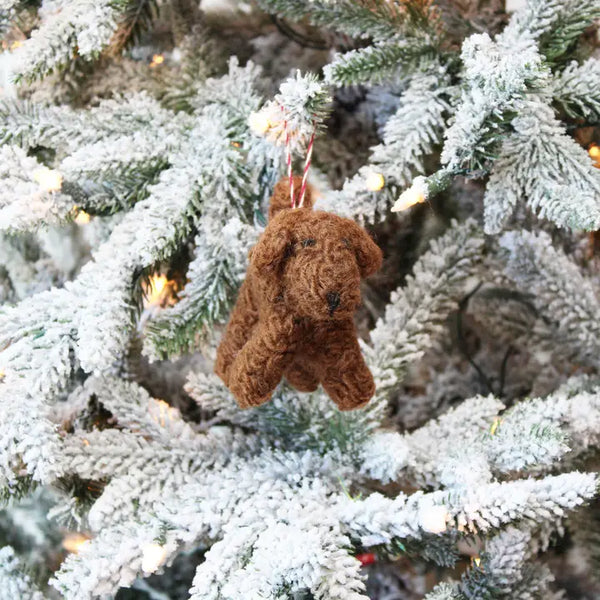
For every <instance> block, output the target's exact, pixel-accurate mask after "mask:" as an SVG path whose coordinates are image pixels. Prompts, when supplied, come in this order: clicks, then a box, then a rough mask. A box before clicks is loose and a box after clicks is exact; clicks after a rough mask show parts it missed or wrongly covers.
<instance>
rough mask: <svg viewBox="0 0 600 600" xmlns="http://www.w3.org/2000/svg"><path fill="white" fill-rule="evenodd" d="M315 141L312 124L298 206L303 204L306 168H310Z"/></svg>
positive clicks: (306, 177)
mask: <svg viewBox="0 0 600 600" xmlns="http://www.w3.org/2000/svg"><path fill="white" fill-rule="evenodd" d="M314 142H315V126H314V124H313V131H312V135H311V136H310V142H309V143H308V148H307V149H306V160H305V161H304V173H303V174H302V187H301V188H300V200H299V201H298V208H302V207H303V206H304V196H305V194H306V183H307V181H306V180H307V179H308V170H309V169H310V161H311V158H312V151H313V145H314Z"/></svg>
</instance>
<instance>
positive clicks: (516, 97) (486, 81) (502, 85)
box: [398, 0, 600, 233]
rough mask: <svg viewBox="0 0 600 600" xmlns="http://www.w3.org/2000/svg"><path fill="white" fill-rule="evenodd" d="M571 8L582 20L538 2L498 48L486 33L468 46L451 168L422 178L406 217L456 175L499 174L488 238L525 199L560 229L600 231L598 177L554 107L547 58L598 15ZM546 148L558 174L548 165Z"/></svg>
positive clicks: (446, 162)
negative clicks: (547, 53)
mask: <svg viewBox="0 0 600 600" xmlns="http://www.w3.org/2000/svg"><path fill="white" fill-rule="evenodd" d="M569 6H570V7H571V8H572V10H573V11H575V12H576V13H577V15H578V16H577V17H576V18H574V19H572V15H571V13H570V12H567V11H565V7H564V6H563V4H562V3H558V2H541V1H540V2H538V1H534V2H530V3H528V4H527V5H526V6H525V7H524V8H522V9H521V10H520V11H517V12H516V13H515V15H514V16H513V18H512V19H511V22H510V23H509V25H508V26H507V27H506V28H505V30H504V31H503V32H502V33H501V34H499V35H498V36H496V38H495V39H493V40H492V39H491V38H490V37H489V35H488V34H476V35H472V36H471V37H469V38H467V39H466V40H465V41H464V43H463V46H462V54H461V58H462V62H463V73H462V79H463V85H462V93H461V98H460V100H459V102H458V105H457V107H456V110H455V117H454V122H453V123H452V125H451V126H450V127H449V129H448V130H447V132H446V134H445V135H446V142H445V144H444V148H443V151H442V156H441V159H442V163H443V167H442V169H440V170H439V171H437V172H436V173H434V174H433V175H431V176H429V177H427V178H417V179H416V180H415V182H414V185H413V187H412V188H411V189H410V190H408V191H407V192H406V193H405V194H403V195H402V196H401V197H400V200H399V201H398V205H399V208H400V207H402V206H404V205H405V204H406V201H407V200H408V199H409V198H412V197H415V196H416V197H417V198H418V199H419V200H420V201H423V200H424V199H427V198H428V197H430V196H432V195H434V194H436V193H438V192H439V191H440V190H441V189H444V188H446V187H447V186H448V185H449V182H450V181H451V179H452V178H453V177H454V176H456V175H459V174H468V175H471V176H481V175H482V174H485V173H488V172H489V171H490V170H491V171H492V177H491V180H490V183H489V185H488V191H487V195H486V203H485V204H486V215H485V216H486V231H487V232H494V233H496V232H498V231H499V230H500V229H501V227H502V226H503V224H504V223H505V221H506V220H507V218H508V216H509V215H510V214H511V213H512V210H513V209H514V206H515V204H516V202H517V198H518V197H521V196H525V199H526V200H527V201H528V202H529V203H530V205H531V207H532V208H533V210H534V211H537V212H539V214H540V216H542V217H546V218H548V219H550V220H552V221H553V222H555V223H556V224H558V225H559V226H563V227H565V226H566V227H571V228H582V229H596V228H597V227H598V224H599V223H600V208H599V206H598V201H597V197H598V183H597V181H598V174H597V173H595V172H593V169H592V165H591V161H590V160H589V158H588V157H587V156H586V155H585V153H584V152H583V151H582V150H581V149H579V148H578V146H577V144H575V142H574V141H572V140H571V139H570V138H568V137H567V135H566V133H565V131H564V128H563V127H562V125H561V124H560V123H559V122H558V121H557V120H556V118H555V116H554V114H553V111H552V109H551V108H550V106H549V105H550V104H551V102H552V100H551V96H552V90H553V86H554V85H555V84H554V82H553V73H552V72H551V70H550V66H551V65H549V64H548V62H547V60H548V57H547V56H546V55H545V54H544V53H543V51H544V49H548V48H549V47H555V46H556V44H558V46H560V47H561V48H563V46H564V44H567V45H568V44H571V43H572V42H573V41H574V40H575V39H576V38H577V36H579V35H580V34H581V33H582V31H583V28H584V27H583V24H584V23H591V21H592V20H593V18H594V17H593V15H595V14H596V13H597V11H598V9H597V7H595V6H593V3H591V2H588V1H585V0H574V1H573V2H571V3H569ZM582 27H583V28H582ZM544 44H545V45H544ZM553 44H554V45H555V46H552V45H553ZM558 46H557V47H558ZM563 49H564V48H563ZM548 51H549V52H550V53H551V54H552V56H557V54H556V52H555V51H550V50H548ZM558 78H559V80H560V75H558ZM558 89H559V90H560V85H559V88H558ZM587 112H588V115H590V114H592V113H590V112H589V109H588V110H587ZM592 116H593V114H592ZM594 120H595V118H594V119H593V121H594ZM538 136H539V137H538ZM538 142H539V143H540V146H539V147H537V146H536V144H537V143H538ZM546 148H548V150H549V153H550V154H551V158H552V163H551V164H549V165H547V164H546V163H545V162H544V152H545V150H546ZM532 157H534V160H532ZM497 171H502V173H501V174H496V173H497ZM581 197H582V199H583V201H580V200H581Z"/></svg>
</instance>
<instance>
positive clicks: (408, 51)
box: [324, 37, 438, 85]
mask: <svg viewBox="0 0 600 600" xmlns="http://www.w3.org/2000/svg"><path fill="white" fill-rule="evenodd" d="M437 57H438V48H436V47H435V46H434V43H433V42H432V41H431V40H428V39H427V38H420V37H416V38H405V37H400V38H399V39H395V38H391V39H390V40H386V41H384V42H379V43H377V44H374V45H372V46H367V47H366V48H361V49H359V50H351V51H350V52H346V53H345V54H340V55H338V56H336V57H335V58H334V59H333V61H332V62H330V63H329V64H328V65H326V66H325V69H324V71H325V78H326V80H327V81H329V82H330V83H332V84H336V85H351V84H358V83H379V82H381V81H382V80H383V79H386V78H389V77H393V76H402V75H410V74H412V73H413V72H418V71H419V70H423V69H424V68H425V67H427V66H428V65H430V64H431V63H432V62H435V61H436V60H437Z"/></svg>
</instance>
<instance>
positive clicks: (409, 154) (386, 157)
mask: <svg viewBox="0 0 600 600" xmlns="http://www.w3.org/2000/svg"><path fill="white" fill-rule="evenodd" d="M440 70H442V72H440ZM453 93H454V90H453V88H452V87H451V86H450V80H449V77H448V75H447V74H446V73H444V72H443V69H442V67H441V66H439V65H438V67H437V68H436V69H432V70H426V71H425V72H424V73H415V74H414V76H413V77H412V78H411V80H410V83H409V85H408V87H407V89H406V91H405V92H404V93H403V94H402V96H401V98H400V103H399V106H398V108H397V110H396V112H395V113H394V114H393V115H392V116H391V117H390V118H389V119H388V120H387V122H386V123H385V126H384V127H383V134H382V137H383V139H382V142H381V144H378V145H377V146H374V147H373V148H371V157H370V160H369V164H368V165H365V166H363V167H361V169H360V170H359V171H358V173H357V174H356V175H355V176H354V177H352V178H351V179H349V180H347V181H346V182H345V184H344V186H343V188H342V190H340V191H339V192H330V193H329V194H328V195H327V197H326V198H324V199H323V200H319V206H322V207H325V208H327V209H330V210H333V211H335V212H337V213H339V214H343V215H346V216H352V217H359V218H362V219H368V220H371V221H372V220H374V219H375V216H376V215H379V216H380V217H381V218H383V215H385V214H386V213H387V209H388V206H389V203H390V201H391V200H392V199H393V196H394V195H395V194H397V193H398V192H399V190H400V189H402V188H403V187H404V186H405V185H407V184H408V183H409V182H410V180H411V179H412V177H414V176H415V175H416V174H420V173H423V172H424V169H425V166H424V160H425V158H426V157H427V156H429V155H430V154H432V153H433V150H434V149H435V148H436V147H437V146H441V144H442V141H443V133H444V128H445V126H446V120H447V117H448V115H449V113H450V112H451V108H450V98H451V97H452V95H453ZM377 176H382V177H383V180H382V181H381V182H380V183H378V182H377V181H375V186H374V185H373V184H371V179H372V178H374V177H375V178H376V177H377Z"/></svg>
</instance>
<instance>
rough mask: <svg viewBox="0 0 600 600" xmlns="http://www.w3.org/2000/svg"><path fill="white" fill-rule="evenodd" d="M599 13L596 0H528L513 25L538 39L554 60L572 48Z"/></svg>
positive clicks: (599, 15)
mask: <svg viewBox="0 0 600 600" xmlns="http://www.w3.org/2000/svg"><path fill="white" fill-rule="evenodd" d="M599 17H600V7H599V6H598V3H597V2H595V0H528V1H527V3H526V4H525V5H524V6H523V8H522V9H521V10H519V11H517V12H516V13H515V16H514V17H513V19H512V23H511V25H510V27H511V28H512V29H514V30H516V31H519V32H528V33H530V34H531V35H532V36H533V37H535V38H536V39H538V40H539V42H540V50H541V52H542V53H543V54H544V55H545V56H546V57H547V58H548V60H550V61H553V60H557V59H559V58H560V57H561V56H563V55H564V54H565V52H567V51H568V50H569V49H571V48H572V46H573V44H574V43H575V42H576V41H577V39H578V38H579V36H580V35H581V34H582V33H583V32H584V31H585V29H587V27H589V26H590V25H591V24H592V23H593V22H594V20H595V19H598V18H599Z"/></svg>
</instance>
